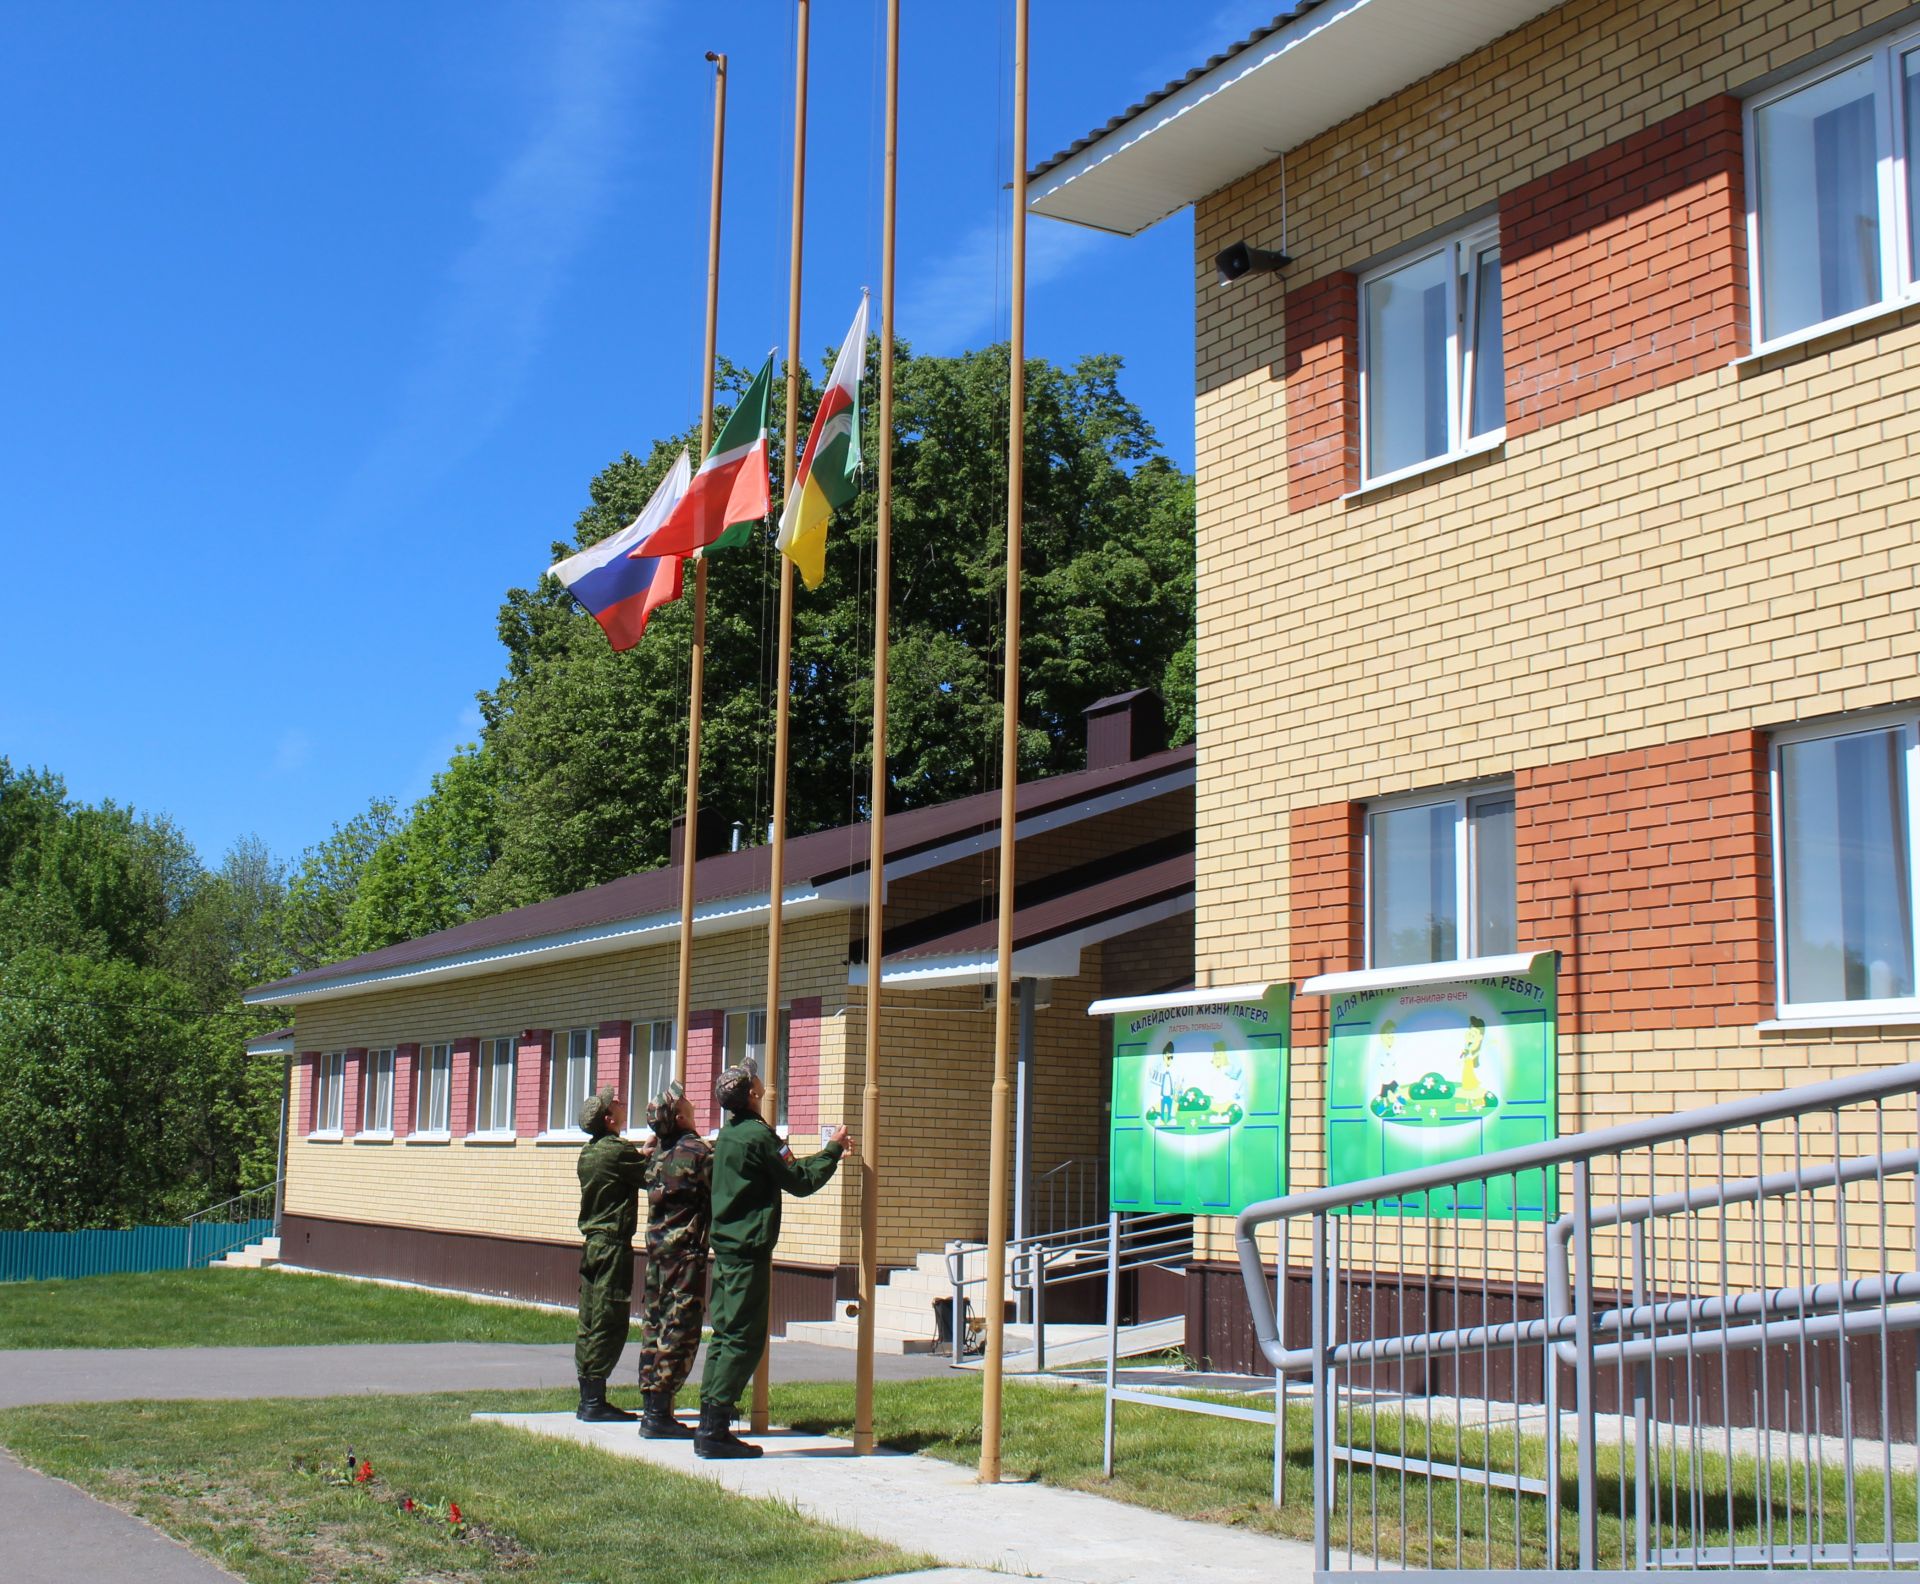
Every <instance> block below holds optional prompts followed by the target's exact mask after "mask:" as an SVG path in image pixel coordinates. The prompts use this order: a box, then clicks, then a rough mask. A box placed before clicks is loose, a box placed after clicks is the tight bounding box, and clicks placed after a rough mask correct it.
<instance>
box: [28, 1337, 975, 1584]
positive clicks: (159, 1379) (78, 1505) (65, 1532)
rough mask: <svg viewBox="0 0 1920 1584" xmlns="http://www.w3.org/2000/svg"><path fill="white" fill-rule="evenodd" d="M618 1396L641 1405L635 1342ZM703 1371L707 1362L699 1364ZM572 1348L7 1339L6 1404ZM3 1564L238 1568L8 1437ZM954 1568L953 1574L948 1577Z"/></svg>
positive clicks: (423, 1372)
mask: <svg viewBox="0 0 1920 1584" xmlns="http://www.w3.org/2000/svg"><path fill="white" fill-rule="evenodd" d="M853 1362H854V1355H853V1354H852V1353H851V1352H850V1351H847V1350H844V1349H841V1348H823V1347H816V1346H813V1345H812V1344H810V1343H805V1342H775V1343H774V1344H773V1378H774V1379H775V1380H781V1381H791V1380H816V1381H817V1380H826V1381H831V1380H851V1379H852V1378H853ZM623 1363H624V1364H625V1365H626V1371H625V1372H624V1373H623V1374H622V1376H621V1377H620V1378H619V1379H617V1380H616V1381H615V1382H614V1391H613V1395H614V1399H615V1401H617V1402H620V1403H621V1404H622V1405H624V1406H630V1407H632V1406H638V1404H637V1401H630V1399H635V1398H636V1397H637V1393H636V1390H635V1388H634V1384H633V1375H632V1371H633V1370H634V1369H635V1368H637V1367H638V1350H637V1349H636V1348H633V1347H629V1349H628V1351H627V1355H626V1357H625V1359H624V1360H623ZM946 1372H947V1366H946V1365H945V1363H944V1362H941V1361H938V1360H934V1359H930V1358H926V1357H924V1356H921V1357H906V1358H902V1357H899V1356H897V1355H887V1354H883V1355H881V1356H879V1357H877V1358H875V1359H874V1374H875V1375H876V1376H877V1377H878V1378H879V1379H881V1380H917V1379H923V1378H926V1377H929V1376H937V1375H944V1374H945V1373H946ZM696 1378H697V1366H696ZM574 1379H575V1377H574V1373H573V1347H572V1345H571V1344H568V1343H562V1344H558V1345H554V1344H548V1343H540V1344H530V1343H513V1342H390V1343H347V1344H343V1345H341V1346H338V1347H263V1348H226V1347H215V1348H72V1349H64V1348H46V1349H37V1348H21V1349H10V1350H5V1351H0V1408H21V1407H27V1406H29V1405H32V1404H36V1403H76V1402H131V1401H135V1400H139V1399H148V1400H155V1399H158V1400H168V1401H180V1400H194V1399H200V1400H207V1399H215V1398H227V1399H231V1398H255V1397H349V1396H362V1395H367V1394H388V1395H394V1396H411V1395H416V1394H419V1393H424V1392H458V1391H512V1390H518V1389H521V1388H526V1387H542V1386H558V1387H568V1388H570V1387H572V1386H573V1384H574ZM0 1557H5V1558H6V1564H5V1567H4V1568H3V1569H0V1576H4V1578H5V1579H6V1584H71V1581H72V1580H74V1579H78V1578H105V1579H139V1580H141V1581H142V1584H232V1581H233V1575H232V1574H231V1573H228V1572H226V1571H224V1570H223V1569H221V1568H218V1567H216V1566H215V1565H214V1564H213V1563H211V1562H209V1561H207V1560H206V1559H205V1558H204V1557H201V1556H199V1555H197V1554H195V1553H194V1552H192V1551H190V1550H188V1549H187V1548H186V1547H185V1546H183V1545H180V1544H178V1543H177V1542H175V1541H173V1540H169V1539H168V1538H167V1537H166V1536H165V1535H163V1534H161V1533H160V1532H159V1531H158V1530H156V1529H153V1528H150V1527H149V1526H148V1525H146V1524H144V1523H142V1522H141V1521H140V1520H139V1519H138V1518H135V1517H133V1516H131V1515H130V1514H128V1513H124V1512H121V1511H120V1510H119V1509H118V1508H117V1507H111V1506H109V1505H107V1503H105V1502H102V1501H98V1500H96V1499H95V1498H93V1497H92V1496H89V1495H87V1494H86V1492H84V1491H82V1490H79V1489H78V1488H76V1487H75V1486H72V1485H69V1484H67V1483H66V1482H65V1481H63V1480H56V1479H49V1478H48V1477H47V1476H46V1475H44V1474H38V1473H35V1472H34V1471H33V1470H32V1469H29V1468H25V1467H23V1466H22V1465H21V1464H20V1463H19V1462H18V1461H17V1460H16V1459H15V1458H14V1457H13V1456H12V1455H11V1454H9V1453H7V1452H6V1451H5V1450H4V1449H0ZM942 1576H943V1577H949V1576H950V1575H942Z"/></svg>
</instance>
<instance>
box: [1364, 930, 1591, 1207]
mask: <svg viewBox="0 0 1920 1584" xmlns="http://www.w3.org/2000/svg"><path fill="white" fill-rule="evenodd" d="M1556 962H1557V959H1556V955H1555V954H1554V953H1553V952H1542V953H1540V954H1539V956H1538V957H1536V958H1535V959H1534V962H1533V966H1532V968H1531V970H1530V971H1529V972H1527V973H1525V974H1514V975H1508V976H1504V977H1500V978H1491V979H1460V980H1454V981H1451V982H1447V983H1439V984H1433V983H1429V984H1419V985H1402V986H1399V987H1397V988H1386V989H1369V990H1360V991H1353V992H1350V993H1347V994H1341V993H1338V992H1335V993H1334V994H1333V995H1332V996H1331V998H1330V1001H1331V1004H1330V1006H1329V1008H1328V1018H1329V1031H1328V1032H1329V1038H1328V1057H1327V1107H1326V1110H1327V1180H1328V1182H1330V1183H1332V1184H1334V1185H1340V1184H1345V1183H1356V1182H1364V1181H1366V1180H1367V1179H1368V1178H1370V1177H1380V1176H1384V1175H1386V1174H1387V1173H1389V1172H1401V1171H1411V1170H1413V1169H1415V1168H1417V1167H1421V1166H1432V1165H1435V1164H1437V1163H1439V1162H1443V1161H1466V1160H1472V1159H1473V1158H1475V1157H1476V1156H1480V1155H1485V1154H1489V1153H1491V1152H1492V1151H1494V1150H1502V1149H1511V1148H1513V1147H1515V1146H1517V1145H1521V1144H1539V1143H1542V1142H1544V1141H1546V1140H1548V1139H1551V1138H1555V1137H1557V1136H1558V1134H1559V1130H1560V1129H1559V1108H1558V1105H1557V1102H1556V1099H1555V1096H1556V1093H1557V1080H1558V1076H1559V1074H1558V1064H1557V1062H1556V1060H1555V1054H1554V1045H1555V1040H1554V1012H1555V1002H1554V973H1555V967H1556ZM1555 1188H1556V1185H1555V1182H1554V1180H1553V1177H1552V1175H1551V1174H1548V1173H1542V1172H1527V1173H1523V1174H1521V1175H1520V1176H1519V1178H1518V1179H1517V1180H1516V1179H1514V1178H1501V1179H1497V1180H1495V1181H1493V1182H1489V1183H1485V1184H1481V1183H1469V1184H1462V1185H1461V1186H1460V1187H1459V1188H1458V1189H1457V1190H1455V1189H1446V1190H1435V1191H1434V1192H1432V1193H1428V1194H1412V1195H1409V1196H1407V1197H1406V1198H1405V1199H1401V1200H1394V1199H1383V1200H1378V1201H1376V1202H1375V1203H1374V1204H1373V1205H1372V1206H1371V1207H1368V1208H1370V1209H1371V1211H1372V1213H1374V1214H1378V1215H1422V1216H1459V1217H1471V1218H1475V1219H1479V1218H1486V1219H1489V1220H1492V1219H1501V1220H1505V1219H1509V1218H1515V1217H1517V1218H1518V1219H1520V1220H1526V1221H1539V1220H1551V1219H1552V1218H1553V1217H1554V1216H1555V1215H1557V1214H1558V1213H1559V1212H1558V1209H1557V1207H1556V1193H1555Z"/></svg>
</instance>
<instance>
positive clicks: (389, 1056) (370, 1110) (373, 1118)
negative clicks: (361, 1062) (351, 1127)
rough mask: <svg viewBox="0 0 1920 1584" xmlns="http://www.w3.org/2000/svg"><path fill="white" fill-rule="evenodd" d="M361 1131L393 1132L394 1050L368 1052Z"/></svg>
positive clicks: (361, 1109) (362, 1098)
mask: <svg viewBox="0 0 1920 1584" xmlns="http://www.w3.org/2000/svg"><path fill="white" fill-rule="evenodd" d="M360 1131H361V1132H362V1133H387V1134H391V1133H392V1132H393V1052H392V1050H391V1049H388V1050H370V1051H368V1052H367V1072H366V1082H365V1092H364V1094H363V1095H362V1097H361V1107H360Z"/></svg>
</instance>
